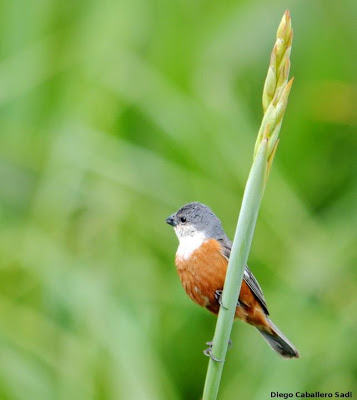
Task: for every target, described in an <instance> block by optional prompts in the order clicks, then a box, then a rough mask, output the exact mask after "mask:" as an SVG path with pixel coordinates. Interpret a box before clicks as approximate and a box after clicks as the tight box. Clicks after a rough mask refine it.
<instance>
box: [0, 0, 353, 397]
mask: <svg viewBox="0 0 357 400" xmlns="http://www.w3.org/2000/svg"><path fill="white" fill-rule="evenodd" d="M0 7H1V8H0V9H1V13H0V20H1V24H0V32H1V35H0V37H1V41H0V105H1V108H0V124H1V135H0V178H1V190H0V207H1V208H0V219H1V224H0V260H1V262H0V399H6V400H7V399H11V400H12V399H16V400H17V399H18V400H30V399H31V400H42V399H46V400H47V399H61V400H62V399H63V400H71V399H76V400H78V399H138V400H140V399H148V400H151V399H155V400H156V399H188V400H190V399H198V398H199V397H200V394H201V391H202V387H203V382H204V376H205V373H206V368H207V361H208V360H207V359H206V358H205V357H203V355H202V350H203V349H204V342H205V341H207V340H209V339H211V337H212V335H213V330H214V325H215V318H214V317H213V316H211V315H210V314H209V313H208V312H206V311H205V310H202V309H200V308H199V307H197V306H195V305H194V304H193V303H192V302H191V301H190V300H189V299H188V298H187V297H186V295H185V294H184V291H183V289H182V288H181V285H180V282H179V279H178V277H177V274H176V271H175V267H174V254H175V251H176V246H177V239H176V238H175V235H174V233H173V232H172V230H171V229H170V227H169V226H167V225H166V224H165V223H164V220H165V218H166V217H167V216H168V215H169V214H171V213H172V212H174V211H175V210H176V209H177V208H178V207H180V206H181V205H183V204H184V203H186V202H189V201H193V200H199V201H201V202H204V203H206V204H208V205H210V206H211V207H212V208H213V210H214V211H215V212H216V213H217V214H218V215H219V216H220V218H221V219H222V222H223V225H224V227H225V229H226V232H227V234H228V235H229V236H231V237H232V235H233V231H234V228H235V224H236V220H237V215H238V211H239V206H240V200H241V196H242V191H243V188H244V184H245V181H246V178H247V174H248V171H249V167H250V164H251V159H252V151H253V146H254V141H255V138H256V134H257V129H258V127H259V124H260V120H261V115H262V108H261V93H262V87H263V82H264V78H265V75H266V70H267V66H268V62H269V54H270V51H271V48H272V45H273V43H274V34H275V31H276V26H277V25H278V23H279V21H280V18H281V16H282V14H283V11H284V9H285V8H286V7H289V8H290V11H291V14H292V21H293V27H294V32H295V38H294V43H293V52H292V71H291V75H292V76H295V82H294V87H293V90H292V92H291V96H290V103H289V107H288V109H287V115H286V118H285V121H284V124H283V128H282V132H281V142H280V145H279V149H278V152H277V156H276V157H275V161H274V166H273V169H272V173H271V177H270V180H269V184H268V188H267V191H266V194H265V197H264V200H263V206H262V209H261V213H260V216H259V220H258V226H257V230H256V234H255V238H254V242H253V248H252V252H251V255H250V266H251V269H252V270H253V271H254V273H255V275H256V276H257V278H258V279H259V281H260V283H261V285H262V286H263V289H264V292H265V295H266V298H267V301H268V303H269V305H270V310H271V314H272V319H273V320H274V321H275V322H276V324H277V325H278V326H279V327H281V329H282V331H283V332H284V333H285V334H286V335H287V336H288V337H289V338H290V339H291V341H292V342H293V343H295V344H296V346H297V348H298V349H299V351H300V352H301V355H302V358H301V359H300V360H297V361H290V362H287V361H285V360H282V359H280V358H278V357H277V356H276V355H275V354H274V353H273V352H272V351H271V350H270V349H269V348H268V346H267V345H266V344H265V343H264V341H263V340H261V338H260V337H259V335H258V334H257V333H256V332H255V331H254V329H253V328H251V327H250V326H247V325H243V324H241V323H239V322H237V323H235V325H234V328H233V334H232V339H233V342H234V347H233V348H232V349H231V350H230V352H229V354H228V361H227V365H226V367H225V371H224V375H223V382H222V386H221V392H220V399H225V400H230V399H237V398H238V397H239V398H244V399H253V400H255V399H257V400H261V399H267V398H269V396H270V391H278V390H279V391H289V392H294V391H297V390H300V391H305V390H308V391H316V390H319V391H336V390H341V391H348V390H354V391H355V392H356V390H357V384H356V382H357V315H356V307H357V291H356V282H357V271H356V261H357V235H356V232H357V212H356V204H357V176H356V171H357V135H356V126H357V109H356V103H357V82H356V70H357V58H356V57H355V54H356V50H357V30H356V18H357V3H356V2H355V1H352V0H346V1H342V2H332V1H325V0H317V1H313V2H311V1H307V0H301V1H296V0H295V1H293V0H288V1H282V0H276V1H270V2H260V1H250V2H248V1H237V0H236V1H233V0H230V1H227V2H216V1H203V0H198V1H187V0H174V1H170V2H166V1H162V0H151V1H143V0H133V1H113V0H106V1H104V2H95V1H83V0H82V1H76V2H66V1H64V2H59V1H58V2H54V1H45V0H34V1H30V2H23V1H20V0H12V1H1V3H0ZM187 348H189V349H190V351H189V352H188V351H187Z"/></svg>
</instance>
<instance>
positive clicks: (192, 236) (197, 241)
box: [175, 228, 207, 260]
mask: <svg viewBox="0 0 357 400" xmlns="http://www.w3.org/2000/svg"><path fill="white" fill-rule="evenodd" d="M175 232H176V235H177V237H178V239H179V242H180V243H179V246H178V249H177V252H176V256H177V257H180V258H182V259H184V260H187V259H188V258H190V256H191V254H192V253H193V252H194V251H195V250H196V249H198V248H199V247H200V246H201V244H202V243H203V242H204V241H205V240H206V239H207V238H206V235H205V234H204V233H203V232H198V231H196V230H191V231H190V232H189V234H186V235H182V232H180V231H179V230H178V229H176V228H175Z"/></svg>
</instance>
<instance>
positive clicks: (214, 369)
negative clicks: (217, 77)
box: [202, 139, 268, 400]
mask: <svg viewBox="0 0 357 400" xmlns="http://www.w3.org/2000/svg"><path fill="white" fill-rule="evenodd" d="M267 152H268V140H267V139H263V140H262V141H261V143H260V146H259V148H258V151H257V155H256V157H255V159H254V161H253V165H252V168H251V170H250V174H249V177H248V181H247V184H246V187H245V191H244V196H243V201H242V208H241V211H240V214H239V218H238V224H237V229H236V232H235V236H234V241H233V247H232V251H231V255H230V258H229V263H228V270H227V276H226V280H225V284H224V290H223V295H222V303H223V304H224V306H225V307H226V308H227V309H225V308H223V307H221V308H220V311H219V314H218V320H217V325H216V330H215V333H214V338H213V347H212V355H213V356H214V357H215V358H216V359H218V360H223V361H221V362H218V361H214V360H213V359H212V358H211V359H210V361H209V364H208V370H207V375H206V382H205V387H204V391H203V398H202V400H215V399H216V398H217V395H218V390H219V384H220V380H221V376H222V371H223V366H224V360H225V358H226V353H227V348H228V341H229V338H230V336H231V330H232V325H233V320H234V314H235V311H236V305H237V301H238V296H239V292H240V287H241V284H242V279H243V273H244V268H245V265H246V263H247V259H248V255H249V251H250V246H251V243H252V239H253V233H254V228H255V223H256V220H257V216H258V212H259V207H260V203H261V199H262V196H263V193H264V187H265V179H266V175H267Z"/></svg>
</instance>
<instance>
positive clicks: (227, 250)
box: [219, 240, 269, 315]
mask: <svg viewBox="0 0 357 400" xmlns="http://www.w3.org/2000/svg"><path fill="white" fill-rule="evenodd" d="M219 241H220V242H221V244H222V249H223V255H224V257H225V258H226V259H227V260H228V259H229V256H230V254H231V248H232V243H231V242H230V241H229V240H219ZM243 279H244V281H245V283H246V284H247V285H248V286H249V288H250V290H251V291H252V292H253V294H254V296H255V298H256V299H257V300H258V301H259V303H260V305H261V306H262V307H263V310H264V312H265V314H266V315H269V311H268V306H267V303H266V301H265V298H264V294H263V291H262V288H261V287H260V285H259V283H258V281H257V280H256V278H255V276H254V275H253V273H252V271H251V270H250V269H249V268H248V266H247V265H246V266H245V270H244V275H243Z"/></svg>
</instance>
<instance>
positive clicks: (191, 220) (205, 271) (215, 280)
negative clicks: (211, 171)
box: [166, 202, 299, 358]
mask: <svg viewBox="0 0 357 400" xmlns="http://www.w3.org/2000/svg"><path fill="white" fill-rule="evenodd" d="M166 222H167V223H168V224H169V225H171V226H173V227H174V230H175V233H176V235H177V237H178V239H179V246H178V249H177V252H176V259H175V263H176V267H177V271H178V274H179V277H180V280H181V282H182V285H183V287H184V289H185V290H186V293H187V294H188V295H189V296H190V297H191V299H192V300H193V301H194V302H195V303H197V304H198V305H200V306H202V307H205V308H207V310H209V311H211V312H212V313H213V314H218V311H219V307H220V306H224V305H222V304H221V299H220V296H221V294H222V290H223V285H224V280H225V276H226V271H227V266H228V259H229V256H230V253H231V247H232V243H231V241H230V240H229V239H228V237H227V236H226V234H225V233H224V231H223V228H222V224H221V221H220V220H219V219H218V218H217V217H216V215H215V214H214V213H213V211H212V210H211V209H210V208H209V207H208V206H206V205H204V204H201V203H198V202H194V203H189V204H186V205H184V206H183V207H182V208H180V209H179V210H178V211H177V212H176V213H174V214H172V215H170V216H169V217H168V218H167V219H166ZM235 318H239V319H241V320H242V321H244V322H247V323H248V324H250V325H253V326H255V327H256V328H257V329H258V331H259V332H260V333H261V334H262V335H263V337H264V339H265V340H266V341H267V342H268V344H269V345H270V346H271V347H272V348H273V350H275V351H276V352H277V353H278V354H280V355H281V356H282V357H285V358H298V357H299V353H298V352H297V350H296V349H295V347H294V346H293V345H292V344H291V343H290V342H289V340H288V339H287V338H286V337H285V336H284V335H283V334H282V333H281V332H280V330H279V329H278V328H277V327H276V326H275V325H274V324H273V322H272V321H271V320H270V318H269V311H268V307H267V304H266V301H265V298H264V295H263V292H262V289H261V288H260V286H259V283H258V282H257V280H256V279H255V277H254V275H253V274H252V272H251V271H250V269H249V268H248V267H247V266H246V267H245V270H244V276H243V281H242V286H241V290H240V294H239V301H238V304H237V308H236V313H235ZM206 354H207V353H206ZM209 355H210V353H209Z"/></svg>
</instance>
